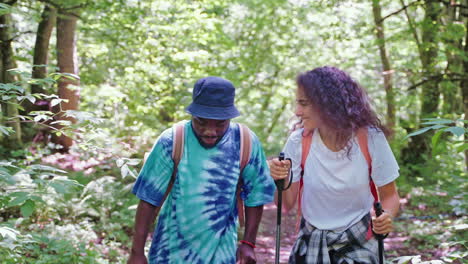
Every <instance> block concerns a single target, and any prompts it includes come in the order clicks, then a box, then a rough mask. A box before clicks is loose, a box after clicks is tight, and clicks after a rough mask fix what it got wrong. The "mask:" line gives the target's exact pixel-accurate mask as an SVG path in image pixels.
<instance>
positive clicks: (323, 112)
mask: <svg viewBox="0 0 468 264" xmlns="http://www.w3.org/2000/svg"><path fill="white" fill-rule="evenodd" d="M296 83H297V85H298V87H299V88H301V89H303V90H304V93H305V95H306V97H307V98H308V99H309V100H310V101H311V103H312V105H313V106H314V107H315V109H317V110H318V114H319V116H320V118H321V120H322V121H323V122H324V123H325V125H326V126H327V127H329V128H330V129H333V130H334V131H336V137H337V138H336V139H337V145H338V146H343V145H346V146H349V145H350V142H349V139H350V138H351V137H352V135H353V134H354V133H356V132H357V130H358V129H360V128H364V127H374V128H377V129H380V130H382V131H383V132H384V133H385V134H387V133H388V132H389V130H388V129H387V128H386V127H385V126H383V125H382V123H381V121H380V119H379V118H378V117H377V114H376V113H375V112H374V111H373V110H372V108H371V105H370V103H369V97H368V96H367V94H366V92H365V91H364V89H363V88H362V87H361V86H360V85H359V84H358V83H357V82H355V81H354V80H353V79H352V78H351V77H350V76H349V75H348V74H347V73H345V72H344V71H342V70H340V69H338V68H335V67H331V66H324V67H319V68H315V69H313V70H311V71H307V72H304V73H301V74H299V75H298V76H297V79H296Z"/></svg>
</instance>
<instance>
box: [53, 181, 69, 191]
mask: <svg viewBox="0 0 468 264" xmlns="http://www.w3.org/2000/svg"><path fill="white" fill-rule="evenodd" d="M50 186H51V187H52V188H54V189H55V191H56V192H58V193H62V194H63V193H66V192H67V187H66V186H65V185H64V184H62V183H59V182H56V181H53V182H51V183H50Z"/></svg>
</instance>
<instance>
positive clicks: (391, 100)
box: [372, 0, 395, 129]
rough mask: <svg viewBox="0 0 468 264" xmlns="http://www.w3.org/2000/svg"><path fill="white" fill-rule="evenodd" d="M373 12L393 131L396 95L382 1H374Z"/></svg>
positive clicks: (389, 119) (388, 112)
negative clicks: (386, 42)
mask: <svg viewBox="0 0 468 264" xmlns="http://www.w3.org/2000/svg"><path fill="white" fill-rule="evenodd" d="M372 12H373V14H374V22H375V27H376V35H377V45H378V46H379V51H380V59H381V60H382V67H383V71H382V74H383V78H384V87H385V93H386V100H387V126H388V127H389V128H391V129H393V128H394V126H395V93H394V91H393V80H392V75H393V72H392V69H391V66H390V60H389V59H388V55H387V50H386V45H385V34H384V24H383V21H382V10H381V7H380V0H373V1H372Z"/></svg>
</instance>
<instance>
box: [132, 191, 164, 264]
mask: <svg viewBox="0 0 468 264" xmlns="http://www.w3.org/2000/svg"><path fill="white" fill-rule="evenodd" d="M160 208H161V207H159V206H154V205H152V204H150V203H147V202H145V201H143V200H140V203H139V204H138V208H137V211H136V215H135V233H134V234H133V243H132V249H131V252H130V257H129V259H128V262H127V263H128V264H139V263H148V261H147V259H146V257H145V244H146V237H147V236H148V232H149V229H150V226H151V225H152V224H153V223H154V220H155V218H156V216H157V215H158V213H159V209H160Z"/></svg>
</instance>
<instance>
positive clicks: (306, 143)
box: [296, 130, 314, 231]
mask: <svg viewBox="0 0 468 264" xmlns="http://www.w3.org/2000/svg"><path fill="white" fill-rule="evenodd" d="M313 135H314V130H312V132H310V133H309V134H308V135H304V133H303V134H302V140H301V148H302V153H301V154H302V155H301V169H302V171H301V178H300V180H299V191H298V192H297V198H296V199H297V216H296V231H299V226H300V224H301V217H302V192H303V190H304V179H303V176H304V168H305V162H306V160H307V157H308V156H309V152H310V146H311V145H312V136H313Z"/></svg>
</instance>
